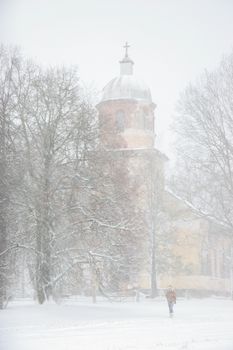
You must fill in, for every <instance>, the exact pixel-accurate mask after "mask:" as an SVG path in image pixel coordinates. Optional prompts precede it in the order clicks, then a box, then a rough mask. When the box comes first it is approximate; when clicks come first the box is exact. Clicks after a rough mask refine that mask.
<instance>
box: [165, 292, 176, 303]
mask: <svg viewBox="0 0 233 350" xmlns="http://www.w3.org/2000/svg"><path fill="white" fill-rule="evenodd" d="M166 298H167V301H168V302H169V303H176V292H175V291H174V289H168V291H167V292H166Z"/></svg>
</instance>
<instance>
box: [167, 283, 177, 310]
mask: <svg viewBox="0 0 233 350" xmlns="http://www.w3.org/2000/svg"><path fill="white" fill-rule="evenodd" d="M165 295H166V298H167V303H168V308H169V315H170V317H173V314H174V311H173V306H174V304H176V292H175V290H174V289H173V287H172V286H171V285H170V286H168V289H167V291H166V294H165Z"/></svg>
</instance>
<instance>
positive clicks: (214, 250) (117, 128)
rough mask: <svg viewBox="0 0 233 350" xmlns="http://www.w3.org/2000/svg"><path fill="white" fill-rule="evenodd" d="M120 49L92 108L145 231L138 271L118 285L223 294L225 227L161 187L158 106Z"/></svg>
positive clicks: (227, 276) (226, 288) (226, 283)
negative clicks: (114, 72)
mask: <svg viewBox="0 0 233 350" xmlns="http://www.w3.org/2000/svg"><path fill="white" fill-rule="evenodd" d="M124 49H125V54H124V57H123V59H122V60H121V61H120V75H119V76H118V77H115V78H114V79H112V80H111V81H110V82H109V83H108V84H107V85H106V86H105V87H104V88H103V91H102V96H101V99H100V101H99V103H98V105H97V106H96V108H97V110H98V118H99V138H100V145H101V148H102V150H104V152H106V153H108V154H111V156H113V157H114V162H115V164H118V167H124V168H125V169H127V179H128V181H127V184H124V186H128V190H129V192H130V193H131V194H130V198H131V201H132V203H133V204H134V209H135V212H136V213H138V215H141V217H142V220H143V225H142V227H143V230H144V231H145V232H144V235H143V239H142V242H141V251H142V253H143V257H144V258H143V259H142V261H141V265H140V270H139V271H138V273H137V274H134V276H133V278H131V280H129V281H128V284H127V286H124V288H131V287H132V286H136V287H137V288H139V289H140V290H145V291H152V294H153V291H154V292H155V291H159V290H163V289H164V288H167V286H168V285H169V284H172V285H173V286H174V287H175V288H176V289H177V291H178V292H180V295H182V294H184V293H185V294H186V293H187V294H190V295H210V294H224V295H228V294H229V293H231V290H232V273H231V271H230V261H231V263H232V251H231V245H232V239H231V236H230V232H229V228H228V227H225V226H223V225H222V224H221V223H218V222H216V221H215V220H212V219H211V218H208V217H203V216H201V215H200V214H199V212H198V210H196V209H195V208H194V207H193V206H192V205H191V204H190V203H188V202H187V201H185V200H183V199H182V198H179V197H178V196H176V194H174V193H173V192H172V191H171V190H169V189H168V188H167V186H166V183H165V173H164V172H165V164H166V162H168V158H167V156H166V155H165V154H163V153H162V152H160V151H159V150H158V149H156V148H155V146H154V144H155V137H156V130H155V122H154V121H155V109H156V104H155V103H154V102H153V100H152V96H151V91H150V88H149V87H148V86H147V85H146V84H145V82H144V81H143V80H141V79H139V78H137V76H136V75H135V74H134V62H133V60H132V59H131V58H130V56H129V54H128V49H129V45H128V44H127V43H126V45H125V46H124ZM119 186H123V184H121V183H120V182H119ZM154 295H155V294H154Z"/></svg>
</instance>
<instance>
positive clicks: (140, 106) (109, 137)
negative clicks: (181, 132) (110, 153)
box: [97, 42, 155, 149]
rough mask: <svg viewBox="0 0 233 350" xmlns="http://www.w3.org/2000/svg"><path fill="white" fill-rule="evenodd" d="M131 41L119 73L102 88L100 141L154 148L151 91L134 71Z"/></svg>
mask: <svg viewBox="0 0 233 350" xmlns="http://www.w3.org/2000/svg"><path fill="white" fill-rule="evenodd" d="M129 47H130V46H129V45H128V43H127V42H126V44H125V45H124V49H125V54H124V57H123V59H122V60H121V61H120V75H119V76H118V77H116V78H114V79H112V80H111V81H110V82H109V83H108V84H107V85H106V86H105V87H104V89H103V93H102V98H101V101H100V103H99V104H98V105H97V109H98V111H99V121H100V141H101V144H102V146H104V147H105V148H107V149H117V148H119V149H151V148H153V147H154V140H155V133H154V109H155V104H154V103H153V102H152V98H151V92H150V89H149V88H148V87H147V85H146V84H145V83H144V81H143V80H142V79H139V78H137V77H136V76H135V75H134V73H133V68H134V67H133V66H134V62H133V60H132V59H131V58H130V57H129V55H128V49H129Z"/></svg>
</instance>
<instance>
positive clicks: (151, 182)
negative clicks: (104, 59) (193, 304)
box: [97, 43, 167, 288]
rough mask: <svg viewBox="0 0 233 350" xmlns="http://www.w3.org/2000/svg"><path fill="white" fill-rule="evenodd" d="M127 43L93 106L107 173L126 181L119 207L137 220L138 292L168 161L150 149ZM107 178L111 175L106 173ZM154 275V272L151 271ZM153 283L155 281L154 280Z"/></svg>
mask: <svg viewBox="0 0 233 350" xmlns="http://www.w3.org/2000/svg"><path fill="white" fill-rule="evenodd" d="M128 48H129V45H128V43H126V44H125V46H124V49H125V54H124V57H123V59H122V60H121V61H120V75H119V76H118V77H115V78H114V79H112V80H111V81H110V82H109V83H108V84H107V85H106V86H105V87H104V89H103V92H102V96H101V100H100V102H99V104H98V105H97V109H98V112H99V136H100V140H99V141H100V145H99V146H100V150H101V152H104V158H105V159H106V157H107V159H108V162H110V161H111V162H112V163H111V164H113V165H112V166H111V171H112V173H113V174H114V173H115V174H116V171H119V169H122V171H123V172H124V173H126V174H127V175H126V178H127V181H125V182H123V181H122V179H120V181H119V186H120V188H121V189H122V188H123V189H124V190H125V192H126V193H127V196H128V197H127V198H129V200H128V203H126V204H125V203H123V202H122V203H121V204H120V206H121V207H122V208H123V210H124V211H126V210H127V206H130V203H132V204H133V207H134V216H135V217H137V218H139V217H140V220H141V221H140V222H141V224H140V232H141V236H142V240H141V243H140V250H141V253H142V255H143V259H142V262H140V269H141V270H140V273H138V274H137V275H136V274H135V279H134V280H133V281H130V283H131V284H136V285H138V286H140V288H148V286H149V285H150V284H151V285H152V284H153V281H151V273H148V271H149V270H150V269H151V266H152V265H151V255H150V254H151V253H150V250H151V249H150V244H151V241H152V240H153V238H152V236H153V234H154V212H155V211H156V207H157V204H158V201H159V200H160V199H159V198H161V196H160V193H161V191H163V188H164V175H163V174H164V170H163V169H164V161H165V160H166V159H167V158H166V157H165V156H164V155H163V154H162V153H161V152H160V151H158V150H156V149H155V148H154V141H155V128H154V110H155V107H156V105H155V104H154V103H153V101H152V97H151V92H150V89H149V87H148V86H147V85H146V84H145V82H144V81H143V80H142V79H139V78H137V76H136V75H134V71H133V68H134V62H133V60H132V59H131V58H130V57H129V55H128ZM110 176H111V174H110ZM152 270H153V269H152ZM155 280H156V279H155V278H154V281H155Z"/></svg>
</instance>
